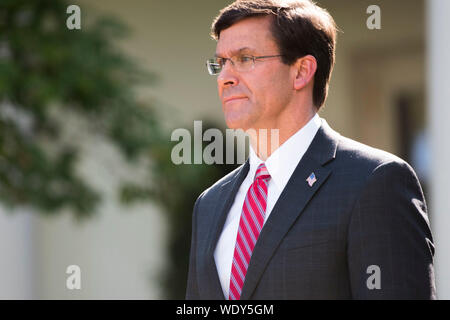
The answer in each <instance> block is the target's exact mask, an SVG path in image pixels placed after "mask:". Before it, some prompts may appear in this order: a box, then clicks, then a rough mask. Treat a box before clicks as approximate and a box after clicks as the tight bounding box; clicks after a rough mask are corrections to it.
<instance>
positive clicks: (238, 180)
mask: <svg viewBox="0 0 450 320" xmlns="http://www.w3.org/2000/svg"><path fill="white" fill-rule="evenodd" d="M249 168H250V165H249V161H248V160H247V161H246V162H245V164H244V165H243V166H241V168H240V169H239V170H238V171H237V172H236V174H235V175H234V177H233V178H231V179H230V180H229V181H228V182H226V183H224V184H223V185H222V186H221V191H220V195H221V199H223V200H224V201H217V204H216V206H215V209H214V211H213V212H214V213H216V214H215V215H214V220H213V223H212V226H211V229H210V230H209V234H208V241H207V245H208V247H207V249H206V259H207V261H206V263H207V266H206V267H207V273H208V275H209V278H210V284H209V287H210V288H211V291H210V292H209V293H208V299H212V300H217V299H225V297H224V295H223V291H222V287H221V284H220V280H219V275H218V274H217V268H216V263H215V260H214V250H215V248H216V245H217V241H219V237H220V234H221V233H222V229H223V226H224V224H225V221H226V218H227V215H228V212H229V211H230V208H231V205H232V204H233V202H234V198H235V196H236V193H237V192H238V190H239V187H240V186H241V184H242V182H243V181H244V179H245V177H246V176H247V174H248V170H249Z"/></svg>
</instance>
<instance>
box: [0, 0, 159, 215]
mask: <svg viewBox="0 0 450 320" xmlns="http://www.w3.org/2000/svg"><path fill="white" fill-rule="evenodd" d="M68 5H69V4H68V3H67V2H66V1H60V0H57V1H56V0H6V1H5V0H2V2H1V4H0V200H1V201H2V203H4V204H6V205H9V206H11V207H13V206H16V205H30V206H34V207H38V208H40V209H42V211H43V212H45V213H52V212H56V210H57V209H60V208H62V207H64V206H65V207H69V208H71V209H73V210H74V212H76V214H77V216H78V217H83V216H87V215H90V214H92V213H93V212H94V210H93V209H94V207H95V204H96V203H98V201H99V199H100V198H99V194H98V193H97V192H96V191H95V190H93V189H92V188H91V187H89V186H88V185H87V184H86V183H85V182H84V181H83V180H82V179H81V178H80V177H78V176H77V175H76V174H75V173H74V170H73V168H74V165H75V163H76V159H77V155H78V153H79V150H78V149H77V148H76V147H75V146H74V145H69V144H67V143H62V142H61V141H60V136H61V134H60V133H61V130H62V128H63V126H64V123H63V122H62V121H61V120H60V119H59V120H58V119H55V117H54V116H52V112H53V111H55V110H54V109H58V111H59V113H60V114H65V111H69V110H70V111H75V112H77V113H78V114H80V115H81V116H82V117H84V118H85V119H87V120H88V121H89V122H90V123H91V124H92V128H93V129H94V130H95V131H96V132H98V133H101V134H104V135H105V137H107V138H108V139H111V140H112V141H113V142H114V143H116V144H117V145H118V146H119V147H120V149H121V150H122V151H123V153H124V154H125V155H126V156H127V157H128V158H129V159H132V158H133V157H136V156H137V155H138V154H139V152H140V151H142V150H144V149H147V148H149V147H150V146H151V145H152V144H154V143H158V142H157V141H159V140H161V139H162V137H161V134H160V130H159V127H158V125H157V122H156V119H155V117H154V115H153V112H152V110H151V108H149V107H148V106H145V107H144V106H142V105H140V104H139V103H138V102H137V101H136V98H135V94H134V93H133V88H134V87H135V86H136V85H138V84H140V83H145V81H151V80H152V79H153V75H151V74H150V73H144V72H142V71H141V70H140V69H139V68H138V67H137V66H136V65H134V64H133V62H132V60H130V59H129V58H127V57H126V56H125V55H123V54H122V53H121V52H120V50H118V49H117V47H116V46H114V44H115V43H116V42H115V41H116V40H118V39H120V38H121V37H123V36H125V35H126V34H127V29H126V28H125V26H124V25H122V24H120V23H118V22H117V21H115V20H113V19H108V18H99V19H97V20H96V21H95V22H94V23H93V24H92V25H90V26H89V27H85V26H84V25H83V28H82V30H68V28H67V27H66V19H67V17H68V14H66V8H67V6H68ZM44 142H45V143H44ZM45 144H47V145H50V146H52V147H51V148H50V149H51V150H49V148H45Z"/></svg>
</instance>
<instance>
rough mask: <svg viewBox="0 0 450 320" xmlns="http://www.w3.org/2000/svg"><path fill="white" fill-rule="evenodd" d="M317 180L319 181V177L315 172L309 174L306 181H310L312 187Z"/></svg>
mask: <svg viewBox="0 0 450 320" xmlns="http://www.w3.org/2000/svg"><path fill="white" fill-rule="evenodd" d="M316 181H317V178H316V175H315V174H314V172H313V173H311V174H310V175H309V177H308V179H306V182H308V185H309V186H310V187H312V186H313V185H314V183H316Z"/></svg>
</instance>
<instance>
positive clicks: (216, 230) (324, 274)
mask: <svg viewBox="0 0 450 320" xmlns="http://www.w3.org/2000/svg"><path fill="white" fill-rule="evenodd" d="M248 170H249V163H248V161H247V162H246V163H245V164H244V165H242V166H241V167H239V168H238V169H236V170H234V171H233V172H231V173H230V174H228V175H227V176H225V177H224V178H222V179H221V180H219V181H218V182H217V183H215V184H214V185H213V186H211V187H210V188H208V189H207V190H205V191H204V192H203V193H202V194H201V195H200V196H199V198H198V199H197V201H196V203H195V207H194V213H193V218H192V219H193V221H192V243H191V253H190V264H189V276H188V281H187V292H186V298H187V299H224V296H223V293H222V289H221V285H220V281H219V278H218V274H217V269H216V265H215V261H214V250H215V247H216V244H217V241H218V239H219V236H220V234H221V232H222V228H223V225H224V223H225V220H226V217H227V214H228V211H229V210H230V207H231V205H232V203H233V200H234V197H235V195H236V192H237V190H238V189H239V186H240V185H241V183H242V181H243V180H244V178H245V177H246V175H247V173H248ZM312 172H314V173H315V175H316V177H317V182H316V183H315V184H313V186H312V187H310V186H309V184H308V183H307V182H306V179H307V178H308V177H309V176H310V174H311V173H312ZM433 255H434V245H433V238H432V235H431V231H430V226H429V221H428V216H427V209H426V204H425V200H424V196H423V192H422V189H421V187H420V184H419V182H418V179H417V176H416V174H415V173H414V171H413V169H412V168H411V167H410V166H409V165H408V164H407V163H406V162H404V161H403V160H401V159H400V158H398V157H396V156H394V155H392V154H389V153H387V152H384V151H381V150H377V149H374V148H371V147H368V146H365V145H363V144H360V143H358V142H355V141H353V140H350V139H348V138H344V137H342V136H340V135H339V134H338V133H337V132H335V131H333V130H332V129H331V128H330V127H329V126H328V124H327V123H326V121H325V120H323V121H322V126H321V127H320V129H319V131H318V132H317V134H316V136H315V137H314V140H313V141H312V143H311V145H310V146H309V148H308V150H307V152H306V153H305V155H304V156H303V158H302V160H301V161H300V163H299V164H298V166H297V168H296V169H295V171H294V173H293V175H292V177H291V179H290V180H289V182H288V184H287V185H286V187H285V189H284V190H283V192H282V194H281V195H280V198H279V199H278V201H277V203H276V204H275V206H274V208H273V211H272V212H271V214H270V216H269V218H268V219H267V221H266V223H265V225H264V227H263V229H262V231H261V234H260V236H259V238H258V241H257V243H256V245H255V248H254V251H253V254H252V258H251V260H250V264H249V267H248V270H247V275H246V278H245V283H244V286H243V289H242V294H241V299H435V298H436V294H435V284H434V269H433ZM373 266H375V267H373ZM377 268H379V269H377ZM374 270H375V271H374ZM375 277H378V278H377V279H378V280H379V282H378V284H379V288H377V287H375V288H374V284H377V282H376V280H375Z"/></svg>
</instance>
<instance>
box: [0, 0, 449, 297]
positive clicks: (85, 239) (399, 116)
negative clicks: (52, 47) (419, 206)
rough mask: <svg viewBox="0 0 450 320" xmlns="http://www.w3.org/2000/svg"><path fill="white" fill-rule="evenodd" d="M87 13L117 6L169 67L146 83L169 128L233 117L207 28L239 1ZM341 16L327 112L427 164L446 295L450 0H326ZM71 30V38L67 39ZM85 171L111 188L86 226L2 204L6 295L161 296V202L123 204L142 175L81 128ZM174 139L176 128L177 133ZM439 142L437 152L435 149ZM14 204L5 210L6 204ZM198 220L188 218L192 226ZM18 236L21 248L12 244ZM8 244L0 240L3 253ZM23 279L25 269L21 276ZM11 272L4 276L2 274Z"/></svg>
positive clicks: (100, 0)
mask: <svg viewBox="0 0 450 320" xmlns="http://www.w3.org/2000/svg"><path fill="white" fill-rule="evenodd" d="M73 3H76V4H78V5H79V6H80V7H81V11H82V19H84V18H85V17H86V18H87V19H89V15H91V14H92V15H93V16H95V15H96V14H98V13H100V14H103V13H107V14H113V15H115V16H117V17H118V18H120V19H121V20H122V21H123V22H125V23H126V24H127V25H129V26H130V28H131V30H132V32H133V33H132V36H131V37H129V38H128V39H126V40H125V41H123V43H120V46H121V47H123V49H124V50H125V51H127V52H128V53H129V54H130V55H132V56H134V57H135V58H136V59H138V61H140V63H142V66H143V67H145V68H147V69H149V70H151V71H154V72H156V73H157V74H158V75H159V76H160V83H159V84H158V85H157V86H154V87H151V88H149V89H145V90H142V91H141V92H140V95H141V98H142V99H144V100H145V99H152V100H154V101H157V103H159V105H160V106H161V108H160V110H159V113H160V116H161V118H162V119H163V121H165V122H166V123H167V127H170V126H172V125H174V124H179V123H180V124H181V125H183V126H185V127H187V128H192V126H193V121H194V120H202V119H206V118H208V119H215V120H216V121H218V122H223V117H222V111H221V107H220V101H219V99H218V97H217V88H216V82H215V79H214V78H213V77H211V76H210V75H208V74H207V72H206V68H205V60H206V59H207V58H209V57H212V56H213V55H214V53H215V42H214V41H213V40H212V39H210V37H209V30H210V25H211V22H212V19H213V17H215V16H216V15H217V13H218V11H219V10H220V9H221V8H223V7H224V6H225V5H227V4H228V3H230V1H219V0H214V1H180V0H175V1H170V2H164V1H145V0H134V1H132V2H124V1H120V0H97V1H86V0H83V1H73ZM318 3H319V4H320V5H322V6H323V7H325V8H327V9H328V10H329V11H330V13H331V14H332V16H333V17H334V18H335V20H336V22H337V24H338V26H339V28H340V29H341V31H342V32H340V33H339V35H338V44H337V56H336V66H335V69H334V73H333V76H332V80H331V85H330V91H329V97H328V100H327V103H326V106H325V108H324V109H323V110H322V111H321V116H322V117H324V118H326V119H327V121H328V123H329V124H330V125H331V126H332V127H333V128H334V129H336V130H337V131H339V132H340V133H341V134H343V135H346V136H348V137H350V138H353V139H356V140H358V141H361V142H363V143H366V144H369V145H372V146H374V147H377V148H381V149H385V150H387V151H389V152H392V153H394V154H397V155H399V156H400V157H402V158H405V159H406V160H408V161H409V162H410V163H411V164H412V165H413V167H415V168H417V171H418V173H419V176H420V179H421V182H422V184H423V186H424V189H425V192H426V197H427V200H428V205H429V211H430V219H431V223H432V227H433V232H434V235H435V238H436V239H435V240H436V241H435V242H436V246H437V254H436V269H437V273H438V274H437V286H438V295H439V297H440V298H447V299H448V298H450V281H449V280H448V279H446V277H445V270H447V269H449V268H448V267H449V264H450V261H449V257H448V253H449V252H450V251H449V250H450V248H448V243H450V239H448V236H447V235H446V230H445V228H447V227H448V226H449V225H450V224H449V221H448V218H447V217H446V214H447V212H448V210H449V209H450V203H449V201H450V200H449V197H448V196H447V193H448V191H447V190H449V189H450V185H449V184H450V183H449V181H450V177H449V170H448V168H447V167H445V164H446V163H447V162H448V161H449V160H450V154H449V151H448V148H447V145H448V143H447V141H446V140H447V139H448V137H450V126H449V125H448V124H447V123H446V122H445V121H446V120H448V119H450V115H449V111H448V110H449V109H448V107H446V103H447V102H448V101H450V96H449V95H450V93H449V90H448V88H447V87H448V84H449V83H450V81H449V80H450V79H449V77H450V76H449V75H450V64H449V62H448V57H449V56H450V39H449V35H448V34H447V32H446V30H450V22H449V20H448V19H447V18H446V17H445V15H446V13H450V3H449V2H448V1H446V0H429V1H425V0H414V1H413V0H397V1H391V0H360V1H353V0H340V1H335V0H320V1H318ZM373 4H376V5H378V6H379V7H380V9H381V29H380V30H369V28H368V27H367V25H366V21H367V18H368V17H369V15H370V14H368V13H366V10H367V8H368V7H369V6H370V5H373ZM68 41H70V40H68ZM81 138H82V139H84V140H82V142H83V144H84V145H85V150H86V153H85V157H84V161H83V163H82V167H81V170H82V171H83V172H84V173H85V174H86V175H87V176H90V177H91V178H92V181H93V183H94V184H95V185H96V186H97V184H96V183H98V187H100V188H101V189H102V190H103V191H104V194H105V195H106V201H105V202H104V204H103V205H102V207H101V208H100V214H99V215H98V217H96V218H94V219H93V220H91V221H88V222H87V223H85V224H81V225H78V224H76V223H74V221H72V220H71V218H70V215H69V214H67V215H61V216H57V217H54V218H43V217H41V216H36V215H34V214H33V215H32V214H30V212H19V213H18V214H15V215H10V214H5V213H2V214H0V243H1V244H0V245H1V246H5V244H6V243H8V249H9V251H8V250H7V251H6V252H8V256H7V257H2V259H1V260H2V261H1V262H0V282H1V283H2V286H0V297H1V298H39V299H40V298H44V299H45V298H62V299H72V298H75V299H77V298H87V299H89V298H96V299H103V298H118V299H127V298H138V299H139V298H143V299H145V298H154V299H157V298H160V297H161V288H160V287H159V283H158V272H159V271H160V270H162V268H163V267H164V263H165V243H166V242H165V241H166V240H165V239H166V236H167V234H166V233H165V231H164V230H165V223H166V221H165V219H164V215H163V214H162V212H160V211H159V210H157V208H155V207H154V206H152V205H151V204H141V205H136V206H133V207H131V208H128V207H121V206H120V204H119V203H118V201H117V200H116V198H115V195H114V194H113V193H112V192H111V190H112V186H114V185H115V184H116V183H117V182H118V180H119V179H120V177H123V176H133V175H135V176H136V177H138V176H139V174H138V172H137V171H136V169H134V168H129V167H127V165H126V164H125V163H124V162H123V161H122V160H121V159H120V157H119V155H118V154H117V153H115V151H114V150H112V149H111V148H110V147H109V146H108V144H107V143H106V142H104V141H100V140H97V138H95V137H92V136H82V137H81ZM167 139H168V141H169V140H170V136H168V137H167ZM430 153H431V155H432V156H431V157H430V156H429V155H430ZM2 211H5V210H2ZM186 228H190V226H186ZM11 246H12V249H11ZM4 250H5V248H2V250H1V251H2V252H3V251H4ZM70 264H77V265H79V266H80V267H81V269H82V279H83V280H82V289H81V290H79V291H77V290H74V291H70V290H67V289H66V287H65V279H66V278H67V274H66V273H65V269H66V267H67V266H68V265H70ZM15 279H20V280H19V281H15ZM5 283H6V286H5V285H4V284H5Z"/></svg>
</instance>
